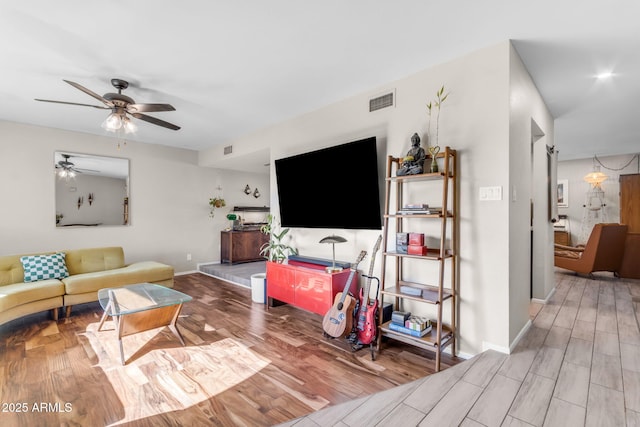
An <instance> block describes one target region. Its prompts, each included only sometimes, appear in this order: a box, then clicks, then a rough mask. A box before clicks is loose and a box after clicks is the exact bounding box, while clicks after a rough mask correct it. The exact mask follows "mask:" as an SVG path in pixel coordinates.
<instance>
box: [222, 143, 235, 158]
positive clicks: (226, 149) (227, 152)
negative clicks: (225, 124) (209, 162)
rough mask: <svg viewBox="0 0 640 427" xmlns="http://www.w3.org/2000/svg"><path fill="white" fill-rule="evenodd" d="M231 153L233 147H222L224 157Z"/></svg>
mask: <svg viewBox="0 0 640 427" xmlns="http://www.w3.org/2000/svg"><path fill="white" fill-rule="evenodd" d="M232 152H233V145H227V146H226V147H224V155H225V156H226V155H227V154H231V153H232Z"/></svg>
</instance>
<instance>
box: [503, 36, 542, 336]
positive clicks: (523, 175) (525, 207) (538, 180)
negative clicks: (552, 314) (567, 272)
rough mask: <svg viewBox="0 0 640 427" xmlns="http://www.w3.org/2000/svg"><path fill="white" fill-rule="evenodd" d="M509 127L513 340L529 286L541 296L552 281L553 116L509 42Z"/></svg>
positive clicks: (524, 317) (525, 317) (522, 323)
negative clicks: (550, 151)
mask: <svg viewBox="0 0 640 427" xmlns="http://www.w3.org/2000/svg"><path fill="white" fill-rule="evenodd" d="M509 128H510V131H509V134H510V135H509V139H510V141H509V185H507V186H506V188H505V194H504V197H505V203H506V204H507V205H508V209H509V251H508V260H509V262H508V264H509V288H508V295H509V316H508V324H509V342H510V343H512V344H513V343H514V340H516V338H517V336H518V334H520V333H521V332H522V331H523V328H525V327H526V325H527V323H528V321H529V303H530V301H531V296H532V295H531V294H532V291H533V297H534V298H539V299H545V297H547V296H548V295H549V294H550V293H551V291H552V289H553V286H554V278H553V256H552V254H553V235H552V231H551V230H552V225H551V223H550V222H549V220H550V217H549V213H548V210H549V183H548V169H547V149H546V147H547V146H549V147H553V146H554V142H553V129H554V127H553V118H552V117H551V114H550V113H549V111H548V109H547V108H546V106H545V104H544V101H543V100H542V98H541V96H540V94H539V93H538V90H537V89H536V87H535V84H534V83H533V81H532V79H531V76H530V75H529V73H528V71H527V70H526V68H525V66H524V64H523V63H522V60H521V59H520V57H519V55H518V53H517V52H516V51H515V49H514V48H513V47H511V55H510V125H509ZM532 204H533V208H532ZM532 212H533V247H532V245H531V240H532V237H531V223H532V222H531V213H532ZM532 270H533V271H532ZM532 280H533V289H532V285H531V281H532Z"/></svg>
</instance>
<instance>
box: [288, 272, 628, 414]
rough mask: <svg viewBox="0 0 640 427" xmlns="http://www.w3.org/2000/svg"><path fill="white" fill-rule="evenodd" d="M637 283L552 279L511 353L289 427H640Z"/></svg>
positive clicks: (486, 356)
mask: <svg viewBox="0 0 640 427" xmlns="http://www.w3.org/2000/svg"><path fill="white" fill-rule="evenodd" d="M636 299H638V301H640V281H639V280H624V279H616V278H613V277H611V275H609V274H601V275H596V276H595V279H589V278H585V277H579V276H575V275H573V274H571V273H556V292H555V293H554V294H553V295H552V297H551V298H550V300H549V301H548V303H547V304H545V305H539V304H532V306H531V310H530V314H531V317H532V319H533V322H532V325H531V327H530V328H529V330H528V332H527V333H526V334H525V336H524V338H523V339H522V340H521V342H520V343H519V344H518V346H517V347H516V349H515V350H514V352H513V353H512V354H510V355H506V354H502V353H498V352H495V351H486V352H484V353H481V354H479V355H477V356H475V357H474V358H472V359H470V360H468V361H466V362H463V363H461V364H459V365H457V366H454V367H452V368H449V369H447V370H445V371H442V372H440V373H438V374H435V375H431V376H428V377H425V378H423V379H420V380H417V381H414V382H411V383H409V384H405V385H403V386H400V387H396V388H394V389H391V390H387V391H384V392H380V393H377V394H374V395H372V396H369V397H366V398H361V399H358V400H354V401H351V402H348V403H345V404H342V405H337V406H334V407H330V408H326V409H324V410H321V411H318V412H314V413H312V414H309V415H308V416H306V417H302V418H299V419H296V420H292V421H290V422H288V423H285V424H283V425H285V426H296V427H302V426H328V425H338V426H374V425H380V426H385V427H386V426H394V425H397V426H413V425H415V426H438V427H441V426H457V425H462V426H466V427H472V426H562V427H570V426H598V427H602V426H615V427H618V426H636V425H637V426H640V330H639V328H638V322H637V318H636V310H635V309H636Z"/></svg>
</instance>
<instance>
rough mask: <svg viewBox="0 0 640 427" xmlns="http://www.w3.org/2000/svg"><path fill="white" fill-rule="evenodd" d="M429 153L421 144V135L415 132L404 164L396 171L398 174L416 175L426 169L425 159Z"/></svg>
mask: <svg viewBox="0 0 640 427" xmlns="http://www.w3.org/2000/svg"><path fill="white" fill-rule="evenodd" d="M426 157H427V155H426V153H425V151H424V148H422V147H421V146H420V136H418V134H417V133H414V134H413V136H412V137H411V148H410V149H409V151H408V152H407V155H406V156H405V157H404V159H403V161H402V166H401V167H400V168H399V169H398V171H397V172H396V175H397V176H403V175H416V174H419V173H422V172H423V170H424V160H425V159H426Z"/></svg>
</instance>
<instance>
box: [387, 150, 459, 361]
mask: <svg viewBox="0 0 640 427" xmlns="http://www.w3.org/2000/svg"><path fill="white" fill-rule="evenodd" d="M437 159H438V160H439V161H441V162H442V167H441V168H440V172H436V173H423V174H419V175H404V176H395V172H396V171H397V169H398V167H400V166H401V164H402V158H395V157H393V156H389V158H388V161H387V176H386V193H385V214H384V233H385V236H384V237H385V238H384V240H383V242H384V243H383V254H382V259H383V262H382V285H381V287H382V289H381V292H380V297H379V298H380V306H383V304H384V303H385V298H392V299H393V302H394V310H402V309H403V307H402V306H403V304H405V303H410V302H412V303H416V302H417V303H424V304H430V305H433V306H434V309H435V320H434V321H432V324H431V331H429V332H428V333H426V334H425V335H424V336H418V337H415V336H411V335H408V334H405V333H402V332H399V331H397V330H395V331H394V330H392V327H391V322H390V321H388V322H384V321H383V320H382V319H381V320H380V333H379V334H378V350H381V342H382V337H387V338H390V339H394V340H398V341H402V342H404V343H407V344H411V345H415V346H417V347H420V348H424V349H428V350H432V351H434V352H435V353H436V371H439V370H440V359H441V353H442V351H443V350H444V348H446V347H447V346H449V345H450V346H451V351H452V354H454V355H455V354H456V318H457V316H456V309H457V307H456V305H457V301H456V300H457V277H456V262H457V253H458V236H457V221H458V190H457V189H458V185H457V167H456V164H457V160H458V159H457V153H456V151H455V150H452V149H451V148H449V147H446V148H445V149H444V151H442V152H440V153H439V154H437ZM429 160H430V157H429V158H428V159H427V161H426V162H428V161H429ZM426 162H425V163H426ZM418 182H426V183H427V186H428V187H429V192H428V194H427V193H425V194H424V199H425V201H426V200H427V199H429V198H431V199H432V200H433V194H438V196H441V199H440V200H439V202H441V205H440V207H438V208H433V209H428V208H424V209H423V211H422V212H420V213H416V212H415V211H408V210H407V209H405V207H406V206H407V205H408V202H409V200H404V199H405V196H404V191H403V190H404V189H405V187H407V186H411V185H414V184H415V183H418ZM392 196H393V197H394V198H395V205H394V206H391V199H392ZM420 202H423V200H420ZM420 221H438V222H439V226H440V227H439V231H438V235H437V236H436V237H437V239H438V241H439V244H438V245H431V244H429V245H428V246H429V247H428V248H426V247H424V248H425V249H424V251H410V250H409V251H408V250H406V249H405V247H402V248H398V250H393V249H392V248H390V247H389V245H388V243H389V242H394V241H395V242H396V244H397V242H398V236H401V237H402V238H401V239H400V242H403V239H404V234H401V233H416V232H418V231H421V230H419V227H421V226H423V225H422V223H421V222H420ZM390 222H391V224H390ZM392 227H393V228H392ZM448 233H451V234H450V236H451V237H450V238H449V239H447V236H448ZM430 237H433V233H431V234H430ZM414 238H416V234H414ZM417 238H418V241H417V243H420V238H419V237H417ZM394 239H395V240H394ZM407 243H410V242H407ZM425 243H426V242H425ZM412 252H416V253H412ZM423 254H424V255H423ZM392 260H393V262H392ZM421 262H432V263H435V264H436V265H437V270H438V273H437V275H435V277H433V276H434V274H433V272H428V271H427V269H421V270H420V271H421V272H422V271H423V270H424V272H422V273H420V274H419V275H418V276H419V279H420V280H419V281H413V280H406V279H405V272H404V270H405V269H406V268H407V267H409V264H410V263H421ZM391 264H392V265H393V267H392V268H389V266H390V265H391ZM414 267H415V266H414ZM417 268H418V269H420V268H421V267H420V266H418V267H417ZM445 270H446V271H447V273H448V276H449V278H450V283H449V284H448V285H446V286H445V283H444V281H445ZM414 271H415V268H414ZM414 275H415V273H414ZM428 283H431V284H428ZM445 303H449V304H450V305H449V311H450V314H451V318H450V321H449V322H448V324H445V323H444V321H443V305H444V304H445ZM395 329H398V328H395Z"/></svg>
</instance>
